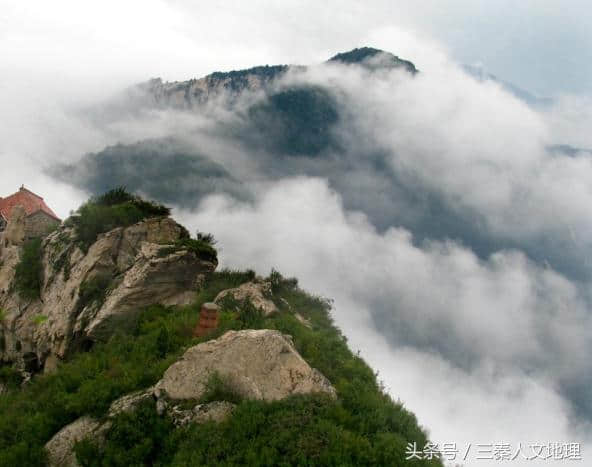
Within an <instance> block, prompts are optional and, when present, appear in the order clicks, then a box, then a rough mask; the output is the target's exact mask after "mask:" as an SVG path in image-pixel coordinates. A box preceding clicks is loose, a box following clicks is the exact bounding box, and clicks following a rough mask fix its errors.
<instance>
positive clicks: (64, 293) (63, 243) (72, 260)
mask: <svg viewBox="0 0 592 467" xmlns="http://www.w3.org/2000/svg"><path fill="white" fill-rule="evenodd" d="M183 232H184V229H183V228H182V227H181V226H180V225H178V224H177V223H176V222H175V221H173V220H172V219H170V218H168V217H164V218H152V219H147V220H144V221H141V222H139V223H137V224H134V225H131V226H129V227H118V228H115V229H113V230H111V231H109V232H106V233H104V234H101V235H99V237H98V239H97V240H96V242H94V243H93V244H92V245H91V246H90V247H89V248H88V251H86V252H84V251H83V250H82V249H81V248H80V246H79V245H78V244H77V243H76V241H75V232H74V229H73V228H72V227H66V226H62V227H60V228H59V229H58V230H57V231H55V232H53V233H52V234H51V235H49V236H48V237H47V238H45V239H44V240H43V242H42V243H41V252H40V254H41V268H42V272H41V274H40V276H41V284H40V287H39V297H38V298H35V299H30V298H23V297H22V295H21V294H19V293H18V292H16V290H15V289H16V287H15V273H16V270H17V265H18V263H19V259H20V257H21V255H22V246H19V245H12V244H9V245H7V246H4V247H2V249H0V309H1V310H3V312H2V322H1V323H0V361H4V362H14V363H16V364H17V365H18V366H20V367H21V368H22V369H23V370H25V371H27V372H30V373H32V372H36V371H39V370H42V369H45V370H51V369H53V368H55V365H56V363H57V362H58V361H59V360H62V359H64V358H65V357H66V356H67V355H69V354H70V353H71V352H73V351H75V350H80V349H84V348H88V347H89V346H90V345H91V344H92V343H93V342H94V341H96V340H98V339H101V338H105V337H107V336H108V335H109V334H111V333H112V331H113V330H114V329H116V328H118V327H120V326H122V325H125V323H126V322H129V321H130V317H131V316H133V314H135V313H138V312H139V311H140V310H142V308H143V307H146V306H148V305H152V304H155V303H162V304H168V305H170V304H182V303H188V302H190V301H191V300H192V299H193V298H194V296H195V292H196V290H197V289H198V288H199V283H200V280H203V278H204V274H207V273H210V272H212V271H213V270H214V269H215V267H216V265H217V264H216V262H214V261H209V260H204V259H201V258H200V257H198V255H197V254H196V253H195V252H192V251H189V250H188V249H185V248H182V247H175V244H176V242H177V241H178V240H179V239H180V238H181V236H182V235H183Z"/></svg>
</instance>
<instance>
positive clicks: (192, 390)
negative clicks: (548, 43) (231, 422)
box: [156, 329, 335, 400]
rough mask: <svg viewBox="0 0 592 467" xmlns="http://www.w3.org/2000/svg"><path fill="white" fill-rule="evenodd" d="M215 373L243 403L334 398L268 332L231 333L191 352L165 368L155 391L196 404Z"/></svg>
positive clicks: (286, 340)
mask: <svg viewBox="0 0 592 467" xmlns="http://www.w3.org/2000/svg"><path fill="white" fill-rule="evenodd" d="M215 373H217V374H218V375H219V377H220V378H221V379H222V380H223V381H225V382H226V383H227V384H229V385H230V387H231V388H232V389H233V390H234V391H236V392H237V393H238V394H240V395H241V396H242V397H245V398H247V399H262V400H278V399H283V398H285V397H288V396H290V395H292V394H302V393H312V392H324V393H327V394H330V395H332V396H335V389H334V388H333V386H332V385H331V383H330V382H329V381H328V380H327V379H326V378H325V377H324V376H323V375H322V374H321V373H320V372H319V371H317V370H315V369H313V368H311V367H310V366H309V365H308V363H306V361H305V360H304V359H303V358H302V357H301V356H300V354H299V353H298V352H297V351H296V349H295V348H294V344H293V343H292V340H291V338H290V337H289V336H286V335H284V334H282V333H281V332H279V331H275V330H270V329H261V330H243V331H229V332H227V333H226V334H224V335H223V336H222V337H220V338H218V339H216V340H212V341H208V342H204V343H202V344H198V345H196V346H194V347H191V348H190V349H188V350H187V351H186V352H185V354H184V355H183V357H182V358H181V360H179V361H178V362H176V363H174V364H173V365H171V366H170V367H169V368H168V369H167V371H166V372H165V374H164V376H163V378H162V379H161V380H160V381H159V382H158V383H157V385H156V389H157V390H158V391H161V392H163V393H164V394H166V396H168V397H169V398H171V399H175V400H178V399H199V398H200V397H202V396H203V395H204V393H205V392H206V389H207V383H208V381H209V379H210V377H211V376H212V375H213V374H215Z"/></svg>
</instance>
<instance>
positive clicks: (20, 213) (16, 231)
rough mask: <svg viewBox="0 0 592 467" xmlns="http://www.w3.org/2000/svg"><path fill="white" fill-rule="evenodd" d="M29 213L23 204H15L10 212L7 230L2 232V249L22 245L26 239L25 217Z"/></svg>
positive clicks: (0, 243)
mask: <svg viewBox="0 0 592 467" xmlns="http://www.w3.org/2000/svg"><path fill="white" fill-rule="evenodd" d="M26 215H27V213H26V212H25V208H24V207H22V206H15V207H13V208H12V212H11V214H10V221H9V222H8V224H7V225H6V230H5V231H4V232H3V234H2V239H1V241H0V250H1V249H2V247H9V246H12V245H16V246H18V245H22V244H23V242H24V241H25V217H26Z"/></svg>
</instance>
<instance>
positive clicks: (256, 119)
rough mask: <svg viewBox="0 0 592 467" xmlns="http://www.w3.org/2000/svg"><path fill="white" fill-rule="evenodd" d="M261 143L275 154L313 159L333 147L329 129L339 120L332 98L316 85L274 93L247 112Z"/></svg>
mask: <svg viewBox="0 0 592 467" xmlns="http://www.w3.org/2000/svg"><path fill="white" fill-rule="evenodd" d="M248 114H249V117H250V120H251V123H252V125H253V126H254V129H255V134H256V135H259V137H260V143H261V144H263V145H264V147H265V148H266V149H267V150H268V151H270V152H273V153H276V154H287V155H290V156H300V155H305V156H316V155H318V154H320V153H321V152H322V151H323V150H325V149H326V148H328V147H329V146H330V145H334V144H336V141H335V138H333V137H332V134H331V130H332V128H333V126H334V125H335V124H336V123H337V122H338V120H339V112H338V108H337V103H336V101H335V99H334V98H333V97H332V96H331V95H330V94H329V92H328V91H327V90H325V89H323V88H321V87H318V86H297V87H293V88H289V89H285V90H283V91H280V92H277V93H275V94H272V95H271V96H269V97H268V98H267V99H266V100H264V101H263V102H262V103H259V104H256V105H254V106H253V107H251V108H250V109H249V112H248Z"/></svg>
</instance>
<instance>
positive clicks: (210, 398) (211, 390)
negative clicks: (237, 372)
mask: <svg viewBox="0 0 592 467" xmlns="http://www.w3.org/2000/svg"><path fill="white" fill-rule="evenodd" d="M214 401H228V402H232V403H234V404H239V403H240V402H241V401H242V396H241V395H240V394H239V393H238V392H237V391H236V390H235V389H234V388H233V386H232V384H231V383H230V382H229V381H227V380H225V379H224V378H222V376H220V375H219V374H218V373H213V374H212V375H211V376H210V379H209V380H208V382H207V384H206V392H205V394H204V395H203V396H202V398H201V399H200V400H199V402H200V403H201V404H207V403H208V402H214Z"/></svg>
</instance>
